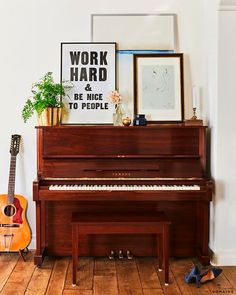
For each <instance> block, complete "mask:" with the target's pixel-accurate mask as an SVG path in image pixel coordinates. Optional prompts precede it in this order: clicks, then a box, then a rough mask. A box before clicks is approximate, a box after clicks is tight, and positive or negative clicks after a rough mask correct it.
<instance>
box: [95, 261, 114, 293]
mask: <svg viewBox="0 0 236 295" xmlns="http://www.w3.org/2000/svg"><path fill="white" fill-rule="evenodd" d="M94 295H118V287H117V277H116V266H115V261H114V260H109V259H107V258H105V257H104V258H97V259H96V260H95V268H94Z"/></svg>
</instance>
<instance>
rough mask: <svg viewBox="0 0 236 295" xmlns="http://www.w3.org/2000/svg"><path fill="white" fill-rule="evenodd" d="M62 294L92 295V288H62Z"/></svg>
mask: <svg viewBox="0 0 236 295" xmlns="http://www.w3.org/2000/svg"><path fill="white" fill-rule="evenodd" d="M63 295H93V291H92V290H64V291H63Z"/></svg>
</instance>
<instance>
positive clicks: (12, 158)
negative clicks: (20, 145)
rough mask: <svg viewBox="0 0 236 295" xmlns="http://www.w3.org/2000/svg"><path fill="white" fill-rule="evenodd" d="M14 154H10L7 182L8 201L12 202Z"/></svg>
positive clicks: (14, 169) (14, 167)
mask: <svg viewBox="0 0 236 295" xmlns="http://www.w3.org/2000/svg"><path fill="white" fill-rule="evenodd" d="M15 175H16V156H11V162H10V171H9V182H8V203H9V204H12V203H13V200H14V194H15Z"/></svg>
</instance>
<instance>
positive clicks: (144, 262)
mask: <svg viewBox="0 0 236 295" xmlns="http://www.w3.org/2000/svg"><path fill="white" fill-rule="evenodd" d="M136 263H137V266H138V271H139V276H140V280H141V285H142V288H143V289H161V283H160V281H159V278H158V275H157V271H156V270H157V260H156V259H153V258H150V257H143V258H137V259H136Z"/></svg>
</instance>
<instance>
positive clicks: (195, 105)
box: [193, 86, 198, 108]
mask: <svg viewBox="0 0 236 295" xmlns="http://www.w3.org/2000/svg"><path fill="white" fill-rule="evenodd" d="M197 104H198V89H197V87H196V86H193V108H197Z"/></svg>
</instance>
